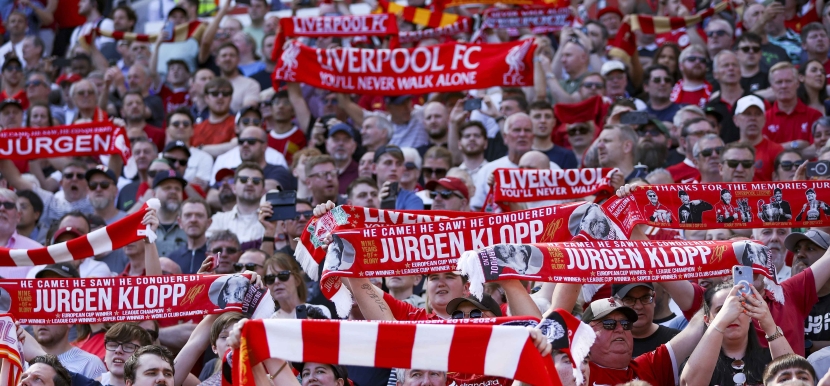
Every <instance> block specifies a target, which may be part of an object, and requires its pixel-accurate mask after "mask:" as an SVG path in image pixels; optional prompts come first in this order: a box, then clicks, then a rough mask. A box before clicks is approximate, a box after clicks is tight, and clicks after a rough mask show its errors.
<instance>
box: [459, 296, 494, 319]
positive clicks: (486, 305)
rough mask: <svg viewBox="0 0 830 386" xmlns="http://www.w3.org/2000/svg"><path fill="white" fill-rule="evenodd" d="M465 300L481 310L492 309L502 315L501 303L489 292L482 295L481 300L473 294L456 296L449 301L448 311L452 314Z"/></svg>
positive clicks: (491, 310)
mask: <svg viewBox="0 0 830 386" xmlns="http://www.w3.org/2000/svg"><path fill="white" fill-rule="evenodd" d="M464 302H470V303H471V304H472V305H474V306H476V308H478V309H479V310H482V311H490V312H492V313H493V315H496V316H501V307H499V304H498V303H496V301H495V300H493V298H492V297H490V295H487V294H483V295H482V296H481V300H478V299H476V297H475V296H473V295H470V296H467V297H466V298H455V299H453V300H450V302H449V303H447V313H448V314H450V315H452V313H453V312H455V311H456V310H457V309H458V306H460V305H461V304H462V303H464Z"/></svg>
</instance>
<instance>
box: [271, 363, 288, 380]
mask: <svg viewBox="0 0 830 386" xmlns="http://www.w3.org/2000/svg"><path fill="white" fill-rule="evenodd" d="M287 364H288V361H285V362H282V366H280V369H279V370H277V372H276V373H274V374H271V375H269V376H268V377H269V378H271V380H272V381H273V380H274V378H276V377H277V375H280V372H282V369H284V368H285V366H286V365H287Z"/></svg>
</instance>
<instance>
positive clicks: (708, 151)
mask: <svg viewBox="0 0 830 386" xmlns="http://www.w3.org/2000/svg"><path fill="white" fill-rule="evenodd" d="M712 153H718V155H720V154H723V146H718V147H710V148H708V149H703V150H701V151H700V155H702V156H704V157H710V156H712Z"/></svg>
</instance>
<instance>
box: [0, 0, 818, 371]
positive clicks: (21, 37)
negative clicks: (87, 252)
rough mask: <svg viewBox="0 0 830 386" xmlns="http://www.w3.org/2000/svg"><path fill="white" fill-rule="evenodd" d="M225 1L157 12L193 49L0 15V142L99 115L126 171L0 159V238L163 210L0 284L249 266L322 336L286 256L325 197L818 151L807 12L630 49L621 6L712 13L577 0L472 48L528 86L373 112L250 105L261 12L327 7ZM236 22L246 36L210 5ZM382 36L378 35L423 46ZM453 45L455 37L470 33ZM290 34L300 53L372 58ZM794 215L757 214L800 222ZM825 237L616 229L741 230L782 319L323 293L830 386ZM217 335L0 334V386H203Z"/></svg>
mask: <svg viewBox="0 0 830 386" xmlns="http://www.w3.org/2000/svg"><path fill="white" fill-rule="evenodd" d="M162 3H163V4H167V3H166V2H162ZM238 3H239V4H237V5H236V7H231V5H230V4H229V1H227V0H221V1H217V2H214V1H212V0H209V1H205V0H180V1H179V2H178V3H176V4H172V3H171V4H167V5H168V7H167V8H170V10H169V13H167V22H168V23H170V24H172V25H173V26H178V25H182V24H184V23H189V22H193V21H197V20H199V17H203V16H210V17H212V18H211V19H210V20H209V21H207V20H205V21H204V24H205V25H206V28H205V30H204V33H203V34H202V35H200V36H198V40H197V39H196V38H195V37H194V38H189V39H186V40H182V41H164V40H163V39H158V40H157V41H156V42H154V43H148V42H144V41H140V40H129V39H121V40H115V39H113V38H110V37H106V36H103V35H92V36H93V37H94V39H93V40H92V41H91V42H86V43H84V42H82V40H84V39H83V38H84V37H86V36H88V35H89V34H90V32H91V31H92V30H95V29H100V30H105V31H116V32H134V31H136V29H137V28H138V27H139V26H137V25H136V24H137V22H138V19H139V18H138V17H137V15H136V13H135V11H134V9H133V8H132V7H131V6H130V4H129V3H125V2H120V1H107V0H77V1H76V0H60V1H59V0H16V1H0V16H2V22H3V26H4V28H5V34H4V35H3V40H4V42H5V43H4V44H3V45H2V46H0V70H1V71H0V128H3V129H10V128H20V127H28V128H46V127H53V126H62V125H71V124H79V123H86V122H104V121H108V120H112V121H114V122H116V123H117V124H119V125H122V126H123V127H124V128H125V129H126V132H127V136H128V137H129V141H130V144H131V154H132V155H131V157H130V158H129V159H128V160H127V161H126V162H125V163H124V162H121V161H120V159H118V157H115V156H113V157H110V156H100V157H86V158H81V157H75V158H71V157H60V158H44V159H37V160H33V161H20V160H16V159H10V158H8V157H4V158H2V159H0V246H2V247H6V248H16V249H32V248H38V247H41V246H49V245H54V244H58V243H62V242H65V241H68V240H71V239H74V238H76V237H80V236H82V235H85V234H88V233H89V232H91V231H94V230H96V229H100V228H101V227H105V226H107V225H109V224H112V223H113V222H115V221H118V220H119V219H121V218H123V217H125V216H126V215H127V214H129V213H133V212H136V211H138V210H141V209H142V207H143V205H144V203H145V202H147V200H149V199H151V198H157V199H159V200H160V202H161V207H160V208H159V209H158V210H157V211H152V213H151V215H150V217H151V220H150V221H149V222H150V223H152V225H153V227H154V228H155V232H156V235H157V240H156V241H155V244H147V243H145V242H144V241H138V242H135V243H132V244H130V245H128V246H126V247H124V248H121V249H117V250H114V251H112V252H111V253H107V254H104V255H99V256H93V257H89V258H87V259H83V260H77V261H75V262H74V263H64V264H56V265H48V266H37V267H2V268H0V276H2V277H3V278H6V279H24V278H38V279H40V278H91V277H109V276H141V275H162V274H163V275H176V274H195V273H216V274H230V273H235V272H242V271H250V272H252V273H255V274H254V275H253V277H254V279H253V281H254V282H255V283H256V284H257V285H263V286H265V287H267V288H268V290H269V292H270V295H271V296H272V297H273V299H274V301H275V306H276V309H277V311H276V312H275V313H274V315H273V318H296V317H297V315H298V310H301V312H300V314H301V315H307V316H308V317H309V318H320V319H324V318H325V319H328V318H336V317H337V315H336V313H335V310H334V306H333V304H332V303H331V302H329V301H328V300H326V298H325V297H324V296H323V295H322V293H321V290H320V285H319V282H317V281H315V280H316V279H317V278H309V277H308V276H307V275H305V274H304V273H303V271H302V270H301V268H300V266H299V264H298V263H297V261H296V260H295V259H294V257H293V255H294V251H295V250H296V249H297V243H298V238H299V237H300V236H301V234H302V232H303V230H304V227H305V224H306V223H307V222H308V220H309V219H311V218H312V217H313V216H315V215H317V216H320V215H322V214H323V213H325V212H326V211H328V210H330V209H332V208H333V207H334V205H343V204H348V205H354V206H361V207H368V208H379V207H381V203H382V202H383V201H384V200H385V199H386V200H385V201H386V203H385V205H389V206H388V208H390V209H400V210H421V209H430V208H431V209H439V210H447V211H479V210H486V209H487V208H486V205H485V197H486V195H487V193H488V191H489V190H490V187H491V186H492V184H493V179H492V175H493V171H494V170H495V169H496V168H526V169H572V168H587V167H602V168H616V169H618V172H617V174H615V176H614V177H613V178H612V183H613V185H614V188H620V189H619V191H618V194H619V195H622V196H625V195H628V194H630V191H631V187H633V186H636V185H642V184H672V183H684V184H689V183H716V182H751V181H756V182H758V181H793V180H795V181H800V180H806V179H807V175H806V162H808V161H814V160H818V161H830V146H829V145H828V139H830V118H828V117H827V115H828V112H830V97H828V93H830V88H828V84H827V79H828V70H830V60H828V58H829V57H830V35H829V34H828V31H830V5H826V4H825V2H824V1H822V0H808V1H804V0H783V1H765V2H746V3H742V4H735V6H734V7H733V8H730V9H729V10H727V11H724V12H721V13H717V14H716V15H715V16H713V17H711V18H708V19H705V20H704V21H703V22H701V23H700V24H696V25H692V26H688V27H686V28H678V29H674V30H672V31H671V32H666V33H661V34H657V35H649V34H644V33H642V32H637V33H636V41H637V49H636V51H635V52H634V54H633V55H630V56H627V55H619V54H618V50H614V49H612V48H614V47H613V46H612V45H611V44H612V42H614V41H615V37H616V34H617V32H618V30H619V29H620V28H621V24H622V23H625V22H628V20H629V17H630V16H629V15H632V14H649V15H656V16H671V17H685V16H689V15H692V14H695V13H696V12H698V11H702V10H705V9H707V8H709V7H711V6H714V5H715V4H710V2H709V1H707V0H701V1H697V2H695V1H689V0H683V1H679V0H669V1H662V0H661V1H659V2H656V3H655V2H651V1H647V0H616V1H615V0H602V1H599V2H597V1H593V0H585V1H584V2H581V3H580V2H577V1H574V2H572V4H571V8H572V11H573V15H574V19H575V20H576V22H575V23H574V26H573V27H565V28H564V29H562V30H561V31H558V32H556V33H538V34H532V33H531V32H530V31H529V30H525V29H518V30H486V31H484V35H483V39H484V40H485V41H487V42H498V41H508V40H516V39H535V40H536V43H537V45H538V47H537V49H536V52H535V54H534V82H533V86H532V87H525V88H506V87H502V88H498V87H497V88H492V89H488V90H469V93H462V92H453V93H434V92H430V91H429V90H423V91H424V92H423V93H420V94H417V95H405V96H394V97H376V96H366V95H346V94H339V93H333V92H330V91H327V90H323V89H316V88H313V87H309V86H307V85H304V84H297V83H279V82H277V85H278V87H277V88H274V87H273V85H272V72H273V70H274V67H275V62H274V61H273V60H272V55H271V52H272V51H273V48H274V44H275V36H276V33H277V27H278V20H279V18H278V17H277V16H274V15H273V14H271V15H270V16H269V14H268V12H269V11H272V10H283V9H290V10H292V11H297V10H298V9H300V8H311V7H317V8H316V9H317V10H319V14H320V15H321V16H322V15H344V14H348V12H349V7H348V6H345V4H344V3H342V2H335V3H331V2H321V3H319V4H317V3H316V2H315V1H307V0H303V1H300V0H295V1H294V2H291V3H283V2H280V1H278V0H248V1H247V2H245V4H242V3H243V2H242V1H240V2H238ZM371 5H372V6H374V4H371ZM408 5H413V6H426V4H424V2H423V1H419V0H411V1H409V3H408ZM507 7H511V6H507ZM245 8H247V14H248V16H249V21H248V19H246V23H243V22H242V21H240V19H239V18H236V17H235V16H234V15H232V14H234V13H238V12H236V11H238V10H240V9H245ZM482 9H484V8H480V9H479V8H476V7H462V8H459V9H447V10H445V12H450V13H460V14H464V15H467V14H471V13H479V12H480V11H481V10H482ZM398 23H399V28H400V30H401V31H410V30H413V29H417V28H420V27H418V26H415V25H414V24H412V23H409V22H407V21H404V20H399V21H398ZM246 24H247V25H246ZM462 35H464V34H462ZM462 35H459V36H456V37H454V38H453V39H456V40H469V39H470V36H469V35H464V36H462ZM302 40H303V42H304V43H306V44H308V45H310V46H312V47H315V48H319V49H329V48H335V47H347V46H361V47H362V45H365V44H373V42H372V41H371V39H370V41H369V43H366V42H365V41H358V40H351V39H345V38H344V39H341V38H337V37H330V38H318V39H302ZM438 43H440V41H438V40H437V39H433V38H427V39H423V40H421V41H419V42H417V43H408V44H404V47H408V46H416V45H417V46H427V45H434V44H438ZM472 97H476V98H481V107H480V108H473V109H468V108H465V101H469V100H470V98H472ZM637 112H639V113H640V115H636V114H637ZM634 116H637V117H643V119H642V121H641V122H640V123H635V124H630V123H626V122H630V120H629V119H627V118H626V117H634ZM275 189H280V190H283V191H296V197H297V199H296V213H297V214H296V217H294V218H293V219H288V220H285V221H276V222H269V221H267V218H269V217H270V215H271V214H272V213H273V208H272V207H271V205H270V204H268V203H267V202H264V200H263V198H264V196H265V194H266V193H267V192H269V191H272V190H275ZM390 198H391V200H390ZM681 198H682V197H681ZM825 199H826V198H825V197H820V196H819V197H816V194H815V192H814V193H813V197H812V199H811V202H816V205H817V206H816V208H817V210H818V211H821V212H823V213H824V214H827V215H830V206H828V204H826V203H825V201H824V200H825ZM686 200H688V196H686ZM547 204H549V203H538V202H536V203H519V204H514V205H511V209H513V210H521V209H526V208H529V207H537V206H540V205H547ZM684 204H687V203H686V201H684ZM694 205H697V204H695V203H694V202H692V206H694ZM798 210H799V208H792V210H791V213H782V215H787V214H788V215H789V216H790V218H792V217H794V216H799V220H800V216H802V214H799V213H796V212H797V211H798ZM802 212H804V211H803V210H802ZM691 215H692V216H694V215H695V214H694V212H693V213H691ZM828 232H830V229H828V228H814V229H789V228H777V229H775V228H765V229H754V230H747V231H742V230H734V229H712V230H705V231H679V230H672V229H658V228H651V227H640V228H638V230H637V231H636V232H635V234H634V236H633V237H632V238H634V239H638V238H639V239H646V238H648V239H652V240H675V239H685V240H727V239H730V238H733V237H750V238H752V239H755V240H758V241H759V242H761V243H763V244H764V245H766V246H767V247H769V249H770V251H771V254H772V256H771V258H772V259H773V261H774V262H775V265H776V271H777V273H778V280H779V281H780V282H781V283H782V288H783V291H784V296H785V298H786V301H785V302H783V303H781V302H776V301H775V299H774V296H773V295H772V293H771V292H770V291H769V290H768V289H767V288H765V286H764V282H763V280H761V279H758V278H756V280H755V283H754V288H753V289H752V291H753V292H752V294H751V295H748V296H747V295H740V294H738V293H737V291H736V289H735V288H734V287H733V284H732V283H731V278H729V277H726V278H707V279H700V280H698V281H697V282H689V281H677V282H662V283H628V284H615V285H584V286H582V285H573V284H558V285H557V284H555V283H541V282H540V283H527V282H520V281H515V280H514V281H501V282H498V283H488V284H486V286H485V293H486V294H485V295H484V297H483V298H482V299H477V298H475V297H471V296H470V295H469V292H468V283H467V280H466V278H465V277H463V276H461V275H459V274H456V273H441V274H431V275H428V276H425V277H421V276H391V277H385V278H377V279H356V278H352V279H344V282H345V283H346V284H347V285H348V286H349V287H350V288H351V289H352V293H353V295H354V306H353V308H352V311H351V313H350V315H349V316H348V319H350V320H388V319H396V320H410V321H417V320H429V319H450V318H453V319H458V318H479V317H496V316H506V315H508V312H509V314H510V315H514V316H515V315H527V316H533V317H541V316H542V315H543V314H544V313H546V312H549V311H550V310H553V309H555V308H563V309H568V310H573V312H574V314H575V315H577V316H578V317H580V318H581V319H582V321H583V322H584V323H587V324H589V325H590V326H591V328H593V330H594V331H595V332H596V342H595V343H594V345H593V346H592V347H591V351H590V355H589V357H588V358H586V360H585V362H584V363H579V364H575V365H574V366H577V367H578V368H579V369H580V370H581V371H582V373H583V374H584V377H585V382H586V383H587V384H589V385H597V386H598V385H616V384H628V385H646V384H650V385H654V386H671V385H676V384H686V385H706V384H710V385H724V384H731V383H735V384H740V385H743V384H746V385H762V384H763V385H784V384H787V385H815V384H826V385H830V378H829V377H828V375H830V373H829V372H828V371H829V370H830V348H828V346H830V280H828V279H830V258H823V256H824V255H825V254H826V253H827V249H828V248H830V234H828ZM214 256H218V260H217V261H218V263H217V264H216V265H215V267H212V264H211V259H209V258H208V257H214ZM609 298H610V299H611V301H610V302H609V300H608V299H609ZM12 313H13V310H12ZM242 319H243V316H242V314H240V313H236V312H228V313H224V314H221V315H210V316H206V317H204V318H194V319H182V320H166V319H163V320H146V321H143V322H141V323H115V324H86V325H34V326H21V328H19V329H18V336H19V339H21V340H22V341H23V342H24V353H23V354H24V357H25V358H24V359H25V360H26V361H27V362H28V367H27V369H26V372H25V374H24V376H23V380H22V381H21V382H22V383H21V384H23V385H27V386H28V385H55V386H66V385H98V384H100V385H105V386H106V385H109V386H122V385H130V386H133V385H136V386H145V385H198V384H203V385H219V384H221V383H222V377H223V371H222V361H221V360H218V359H217V356H220V357H221V356H222V355H224V354H225V352H226V351H227V350H228V349H229V348H234V347H238V334H239V330H238V328H236V329H234V326H237V324H238V323H240V321H241V320H242ZM23 327H25V328H23ZM237 327H238V326H237ZM545 349H547V350H549V347H547V348H545V347H544V345H541V346H540V350H545ZM552 355H553V359H554V362H555V363H556V367H557V370H558V373H559V376H560V378H561V381H562V383H563V384H564V385H575V384H576V379H575V377H574V374H573V372H572V371H571V369H572V363H571V362H570V360H571V359H570V357H569V356H568V355H567V354H566V353H563V352H559V351H554V352H553V354H552ZM174 358H175V360H174ZM284 368H285V366H280V365H279V363H276V364H274V363H268V362H267V363H266V364H265V370H266V371H267V372H268V374H270V380H269V382H272V383H273V384H275V385H287V384H292V383H297V382H300V383H301V384H302V385H304V386H305V385H324V386H331V385H338V386H343V385H347V384H351V385H358V386H380V385H387V384H388V385H394V384H398V385H431V386H438V385H449V384H455V385H459V386H461V385H508V384H514V383H513V381H511V380H506V379H501V378H495V377H488V376H479V375H473V374H458V373H447V372H442V371H433V370H429V371H428V370H419V369H381V368H366V367H359V366H340V365H331V364H321V363H298V364H293V368H294V369H295V371H296V374H298V376H296V377H295V375H294V374H291V371H289V370H284ZM295 378H296V379H295ZM822 378H824V379H822ZM820 380H821V381H820Z"/></svg>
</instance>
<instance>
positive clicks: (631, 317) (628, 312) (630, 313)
mask: <svg viewBox="0 0 830 386" xmlns="http://www.w3.org/2000/svg"><path fill="white" fill-rule="evenodd" d="M615 312H622V313H623V314H624V315H625V317H626V318H628V321H629V322H631V323H634V322H636V321H637V319H639V317H637V313H636V312H635V311H634V310H633V309H631V307H627V306H619V307H616V308H609V309H607V310H605V311H603V312H600V313H599V314H596V315H594V318H593V319H592V320H589V322H590V321H594V320H597V319H601V318H604V317H606V316H608V315H611V314H613V313H615Z"/></svg>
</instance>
